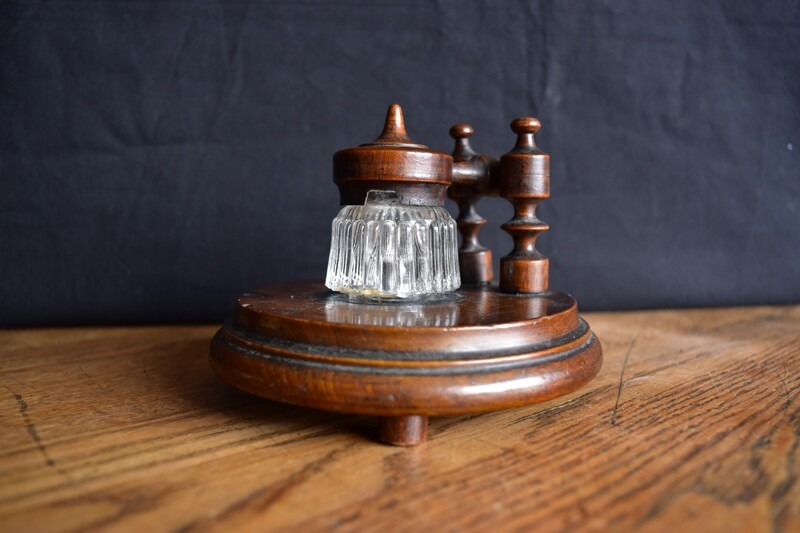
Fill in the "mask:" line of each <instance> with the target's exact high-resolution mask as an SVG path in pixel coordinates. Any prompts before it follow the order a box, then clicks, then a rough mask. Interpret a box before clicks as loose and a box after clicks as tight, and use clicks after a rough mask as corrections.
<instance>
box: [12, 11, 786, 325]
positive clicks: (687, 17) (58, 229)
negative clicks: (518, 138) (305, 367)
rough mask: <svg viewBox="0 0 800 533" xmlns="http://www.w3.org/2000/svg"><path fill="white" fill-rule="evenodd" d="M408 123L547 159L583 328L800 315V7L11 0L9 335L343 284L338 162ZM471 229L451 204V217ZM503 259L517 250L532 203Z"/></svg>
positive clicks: (429, 139) (551, 240) (551, 207)
mask: <svg viewBox="0 0 800 533" xmlns="http://www.w3.org/2000/svg"><path fill="white" fill-rule="evenodd" d="M395 101H396V102H399V103H400V104H401V105H403V107H404V110H405V115H406V124H407V127H408V130H409V134H410V135H411V137H412V139H414V140H416V141H417V142H423V143H425V144H428V145H430V146H431V147H434V148H437V149H440V150H445V151H448V152H449V151H450V150H451V149H452V141H451V140H450V139H449V137H448V133H447V132H448V129H449V127H450V126H451V125H452V124H453V123H456V122H468V123H470V124H472V125H473V126H474V127H475V130H476V133H475V135H474V137H473V139H472V140H473V146H474V147H475V148H476V149H477V150H479V151H480V152H482V153H489V154H491V155H500V154H502V153H504V152H506V151H508V150H509V149H510V148H511V147H512V146H513V144H514V136H513V134H512V133H511V131H510V130H509V127H508V124H509V122H510V121H511V120H512V119H513V118H514V117H517V116H523V115H534V116H536V117H538V118H539V119H541V121H542V123H543V128H542V131H541V132H540V134H539V135H538V141H539V145H540V146H541V147H542V148H543V149H544V150H546V151H548V152H549V153H550V154H551V155H552V198H551V199H550V200H548V201H546V202H544V203H543V204H542V207H541V211H540V212H541V218H542V219H543V220H545V221H547V222H548V223H550V225H551V228H552V229H551V230H550V231H549V232H548V233H546V234H544V236H543V237H542V238H541V239H540V241H539V242H540V249H541V250H542V252H544V253H545V254H546V255H548V256H549V257H550V259H551V285H552V287H553V288H555V289H558V290H564V291H567V292H571V293H572V294H574V295H575V296H576V297H577V298H578V301H579V302H580V304H581V306H582V308H583V309H623V308H643V307H663V306H670V307H673V306H711V305H730V304H759V303H780V302H797V301H800V164H799V159H798V157H800V3H798V2H796V1H784V2H781V1H771V2H752V1H733V0H732V1H707V2H697V1H690V0H678V1H672V2H637V1H633V0H631V1H615V0H607V1H587V0H582V1H581V0H577V1H570V2H518V1H517V2H463V1H461V2H455V1H453V2H444V1H440V2H428V1H409V2H347V1H344V2H324V1H318V2H302V1H300V2H257V1H253V2H208V1H201V0H197V1H179V2H178V1H164V2H157V1H152V2H147V1H131V2H110V1H58V2H55V1H52V2H46V1H41V2H35V1H25V2H3V3H0V180H2V183H1V187H0V244H1V245H2V247H1V248H0V250H2V252H0V324H2V325H49V324H78V323H137V322H174V321H180V322H185V321H218V320H221V319H222V318H223V317H224V316H225V315H227V314H229V313H230V312H231V311H232V309H233V301H234V298H235V296H236V295H237V294H238V293H240V292H242V291H244V290H247V289H249V288H252V287H255V286H259V285H262V284H266V283H270V282H277V281H283V280H289V279H295V278H312V279H320V280H321V279H322V278H323V277H324V274H325V267H326V263H327V257H328V246H329V242H330V222H331V219H332V218H333V216H334V215H335V214H336V212H337V211H338V209H339V206H338V195H337V191H336V188H335V186H334V185H333V183H332V181H331V156H332V154H333V152H334V151H336V150H339V149H341V148H345V147H348V146H353V145H357V144H360V143H363V142H367V141H370V140H371V139H373V138H374V137H375V136H377V134H378V133H379V131H380V129H381V125H382V121H383V119H384V113H385V111H386V107H387V106H388V105H389V104H390V103H392V102H395ZM450 207H452V206H450ZM479 211H480V212H481V213H482V214H483V215H484V216H486V218H488V219H489V220H490V222H489V224H487V226H485V228H486V229H485V230H484V231H483V232H482V240H483V241H484V243H485V244H488V245H490V246H491V247H492V248H493V249H494V252H495V258H499V257H500V256H501V255H503V254H505V253H507V251H508V250H509V249H510V242H511V241H510V238H508V237H507V236H506V235H505V234H504V233H503V232H502V231H501V230H500V229H499V226H500V224H501V223H503V222H505V221H506V220H508V219H509V218H510V217H511V208H510V206H509V205H508V204H507V203H505V201H502V200H499V199H487V200H483V201H482V202H481V203H480V204H479Z"/></svg>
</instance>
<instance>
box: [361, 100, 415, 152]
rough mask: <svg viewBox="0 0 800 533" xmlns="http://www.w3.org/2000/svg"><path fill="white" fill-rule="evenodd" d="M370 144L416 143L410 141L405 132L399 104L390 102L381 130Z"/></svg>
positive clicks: (401, 109)
mask: <svg viewBox="0 0 800 533" xmlns="http://www.w3.org/2000/svg"><path fill="white" fill-rule="evenodd" d="M370 144H373V145H374V144H407V145H414V146H419V145H416V144H415V143H412V142H411V139H410V138H409V137H408V133H406V123H405V119H403V108H402V107H400V104H392V105H390V106H389V109H388V110H387V111H386V122H385V123H384V125H383V131H382V132H381V134H380V135H379V136H378V138H377V139H375V140H374V141H372V142H371V143H370Z"/></svg>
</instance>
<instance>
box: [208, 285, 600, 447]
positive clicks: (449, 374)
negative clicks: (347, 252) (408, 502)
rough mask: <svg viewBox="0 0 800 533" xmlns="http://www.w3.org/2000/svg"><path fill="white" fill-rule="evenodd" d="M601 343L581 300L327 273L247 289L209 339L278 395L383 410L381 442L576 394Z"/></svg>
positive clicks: (247, 382)
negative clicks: (378, 287) (334, 285)
mask: <svg viewBox="0 0 800 533" xmlns="http://www.w3.org/2000/svg"><path fill="white" fill-rule="evenodd" d="M601 363H602V350H601V347H600V342H599V341H598V340H597V337H595V335H594V334H593V333H592V332H591V330H590V329H589V326H588V324H586V322H585V321H584V320H582V319H581V318H580V317H579V316H578V309H577V305H576V303H575V300H574V299H573V298H572V297H571V296H569V295H567V294H563V293H558V292H544V293H538V294H532V295H510V294H503V293H500V292H498V291H497V289H496V288H494V287H482V288H472V289H470V288H465V289H461V290H459V291H457V292H455V293H450V294H448V295H446V296H442V297H438V298H429V299H424V300H414V301H406V300H395V301H391V302H386V301H380V300H371V299H368V298H363V297H348V296H346V295H342V294H337V293H333V292H331V291H329V290H328V289H326V288H325V287H324V286H323V285H322V284H318V283H289V284H280V285H272V286H267V287H264V288H261V289H258V290H256V291H253V292H251V293H247V294H243V295H242V296H240V297H239V300H238V303H237V309H236V314H235V315H234V317H233V318H231V319H230V320H229V321H227V322H226V323H225V324H224V325H223V327H222V329H220V331H219V332H218V333H217V334H216V336H215V337H214V340H213V341H212V344H211V364H212V366H213V368H214V370H215V371H216V372H217V374H219V376H220V377H221V378H222V379H224V380H225V381H227V382H228V383H230V384H232V385H233V386H235V387H237V388H239V389H242V390H244V391H247V392H250V393H253V394H257V395H259V396H263V397H265V398H269V399H272V400H277V401H281V402H287V403H291V404H295V405H302V406H306V407H313V408H317V409H323V410H330V411H339V412H344V413H361V414H371V415H378V416H380V417H382V418H381V424H380V426H381V429H380V436H381V440H383V441H384V442H388V443H390V444H396V445H414V444H418V443H420V442H423V441H424V440H425V439H426V438H427V425H428V424H427V422H428V420H427V417H428V416H431V415H451V414H463V413H477V412H482V411H492V410H497V409H507V408H511V407H517V406H521V405H528V404H532V403H536V402H541V401H545V400H549V399H552V398H555V397H557V396H561V395H562V394H566V393H568V392H571V391H573V390H575V389H577V388H579V387H581V386H582V385H584V384H585V383H587V382H588V381H589V380H591V379H592V378H593V377H594V376H595V375H596V374H597V372H598V371H599V370H600V365H601Z"/></svg>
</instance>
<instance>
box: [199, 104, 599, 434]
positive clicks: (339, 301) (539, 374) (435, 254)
mask: <svg viewBox="0 0 800 533" xmlns="http://www.w3.org/2000/svg"><path fill="white" fill-rule="evenodd" d="M539 127H540V124H539V121H538V120H536V119H533V118H519V119H516V120H514V121H513V122H512V124H511V128H512V130H513V131H514V133H516V134H517V142H516V145H515V146H514V148H513V149H512V150H511V151H510V152H509V153H507V154H505V155H504V156H502V157H501V158H499V159H497V158H491V157H488V156H483V155H479V154H477V153H476V152H474V151H473V150H472V148H471V147H470V145H469V140H468V139H469V137H470V136H471V135H472V128H471V127H469V126H467V125H465V124H460V125H456V126H454V127H453V128H452V129H451V130H450V133H451V136H453V138H454V139H455V140H456V146H455V149H454V151H453V154H452V155H450V154H445V153H443V152H438V151H436V150H432V149H430V148H428V147H427V146H425V145H422V144H416V143H413V142H412V141H411V140H410V139H409V138H408V135H407V134H406V130H405V125H404V120H403V113H402V110H401V109H400V106H399V105H397V104H393V105H392V106H390V107H389V110H388V112H387V116H386V122H385V125H384V128H383V132H382V133H381V135H380V136H379V137H378V138H377V139H376V140H374V141H372V142H371V143H367V144H362V145H360V146H356V147H353V148H347V149H345V150H341V151H339V152H337V153H336V154H334V158H333V163H334V164H333V174H334V182H335V183H336V185H337V187H338V188H339V196H340V203H341V204H342V206H343V207H342V209H341V211H340V212H339V214H338V215H337V217H336V218H335V219H334V221H333V223H332V231H331V251H330V256H329V261H328V271H327V275H326V278H325V283H324V285H323V284H322V283H308V282H297V283H282V284H275V285H268V286H265V287H262V288H259V289H256V290H254V291H251V292H248V293H246V294H243V295H241V296H240V297H239V298H238V300H237V306H236V312H235V314H234V316H233V317H232V318H231V319H229V320H228V321H227V322H226V323H225V324H223V326H222V328H221V329H220V331H219V332H218V333H217V335H216V336H215V337H214V340H213V341H212V345H211V365H212V367H213V368H214V370H215V371H216V372H217V374H218V375H219V376H220V377H221V378H222V379H224V380H225V381H227V382H228V383H230V384H232V385H234V386H235V387H238V388H240V389H242V390H244V391H247V392H250V393H253V394H257V395H260V396H263V397H266V398H269V399H272V400H277V401H282V402H287V403H292V404H295V405H301V406H306V407H311V408H316V409H323V410H329V411H337V412H344V413H358V414H368V415H375V416H377V417H378V420H379V424H378V426H379V439H380V440H381V441H383V442H385V443H388V444H393V445H402V446H409V445H416V444H420V443H422V442H424V441H425V440H427V437H428V418H429V417H430V416H437V415H455V414H467V413H478V412H483V411H491V410H498V409H507V408H512V407H518V406H522V405H529V404H533V403H537V402H541V401H545V400H549V399H552V398H555V397H557V396H560V395H563V394H566V393H568V392H571V391H573V390H575V389H577V388H579V387H581V386H582V385H584V384H585V383H587V382H588V381H589V380H591V379H592V378H593V377H594V376H595V375H596V374H597V372H598V371H599V370H600V366H601V364H602V349H601V346H600V342H599V340H598V339H597V337H596V336H595V335H594V334H593V333H592V331H591V329H590V328H589V326H588V324H587V323H586V322H585V321H584V320H583V319H581V318H580V316H579V315H578V308H577V304H576V302H575V300H574V299H573V298H572V297H571V296H569V295H567V294H564V293H560V292H555V291H551V290H550V289H549V286H548V260H547V258H546V257H544V256H542V255H541V254H540V253H539V252H538V251H537V250H536V248H535V241H536V238H537V237H538V235H539V234H540V233H541V232H543V231H546V230H547V229H548V226H547V224H546V223H544V222H542V221H541V220H539V219H538V218H537V217H536V206H537V205H538V203H539V202H540V201H541V200H543V199H545V198H547V197H549V194H550V191H549V183H550V176H549V160H550V158H549V155H547V154H546V153H544V152H542V151H541V150H540V149H539V148H538V147H537V146H536V143H535V140H534V133H535V132H536V131H538V129H539ZM448 194H449V196H450V197H451V198H452V199H453V200H455V201H456V203H457V204H458V206H459V216H458V220H457V221H455V220H453V218H452V217H451V216H450V214H449V213H448V212H447V210H446V209H445V208H444V200H445V197H446V195H448ZM484 195H496V196H501V197H503V198H506V199H508V200H509V201H510V202H511V203H512V204H513V206H514V217H513V218H512V219H511V220H510V221H508V222H507V223H505V224H503V226H502V228H503V229H504V230H505V231H507V232H508V233H509V234H510V235H511V236H512V238H513V239H514V248H513V250H512V251H511V252H510V253H509V254H507V255H506V256H504V257H503V258H502V259H501V261H500V279H499V284H498V285H494V284H492V283H491V281H492V277H493V273H492V268H491V265H492V260H491V251H490V250H488V249H486V248H484V247H483V246H481V245H480V243H479V242H478V238H477V234H478V231H479V229H480V227H481V225H483V224H484V223H485V222H486V221H485V220H484V219H483V218H482V217H481V216H480V215H478V214H477V212H476V211H475V203H476V202H477V201H478V200H479V199H480V198H481V197H482V196H484ZM457 234H460V235H461V246H460V247H457V240H458V237H457Z"/></svg>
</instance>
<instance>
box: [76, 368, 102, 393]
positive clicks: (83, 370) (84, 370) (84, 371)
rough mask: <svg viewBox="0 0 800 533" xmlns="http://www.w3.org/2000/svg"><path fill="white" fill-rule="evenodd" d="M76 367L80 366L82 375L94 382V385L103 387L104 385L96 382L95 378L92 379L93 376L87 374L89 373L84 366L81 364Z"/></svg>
mask: <svg viewBox="0 0 800 533" xmlns="http://www.w3.org/2000/svg"><path fill="white" fill-rule="evenodd" d="M78 368H80V369H81V372H83V375H84V376H86V377H87V378H89V381H91V382H92V383H94V384H95V385H97V386H98V387H100V388H101V389H105V387H104V386H103V385H100V384H99V383H98V382H97V380H95V379H94V378H93V377H92V376H91V375H89V373H88V372H87V371H86V369H85V368H83V365H78Z"/></svg>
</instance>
